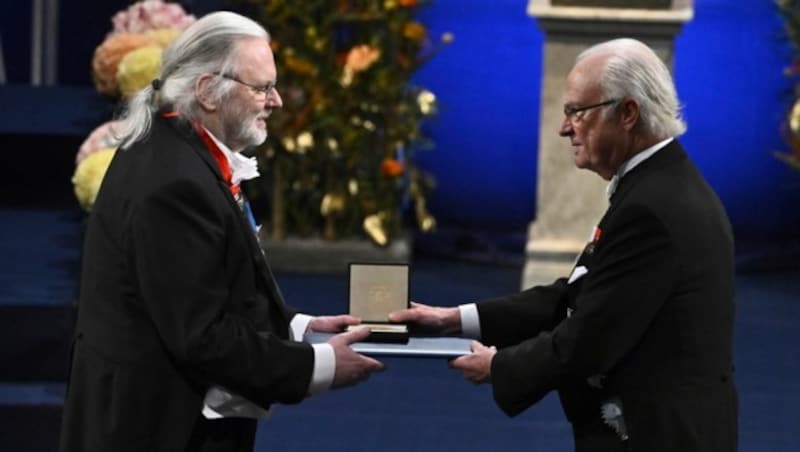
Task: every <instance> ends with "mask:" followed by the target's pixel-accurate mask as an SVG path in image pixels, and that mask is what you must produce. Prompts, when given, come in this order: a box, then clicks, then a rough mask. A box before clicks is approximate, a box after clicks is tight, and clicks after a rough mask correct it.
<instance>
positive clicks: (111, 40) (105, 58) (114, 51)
mask: <svg viewBox="0 0 800 452" xmlns="http://www.w3.org/2000/svg"><path fill="white" fill-rule="evenodd" d="M153 44H155V42H154V41H153V40H152V39H150V38H148V37H147V36H145V35H142V34H136V33H119V34H115V35H111V36H109V37H107V38H106V40H105V41H103V43H102V44H100V45H99V46H98V47H97V48H96V49H95V50H94V56H93V57H92V78H93V79H94V86H95V88H97V92H99V93H100V94H106V95H109V96H116V95H117V94H118V93H119V87H118V86H117V67H118V66H119V62H120V61H121V60H122V58H123V57H124V56H125V55H127V54H128V52H130V51H132V50H135V49H138V48H139V47H142V46H146V45H153Z"/></svg>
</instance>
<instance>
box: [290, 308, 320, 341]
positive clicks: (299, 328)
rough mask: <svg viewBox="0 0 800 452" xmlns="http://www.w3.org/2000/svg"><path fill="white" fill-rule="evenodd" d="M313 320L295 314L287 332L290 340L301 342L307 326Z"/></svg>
mask: <svg viewBox="0 0 800 452" xmlns="http://www.w3.org/2000/svg"><path fill="white" fill-rule="evenodd" d="M312 320H314V317H311V316H310V315H306V314H295V315H294V317H292V321H291V322H289V332H290V333H291V334H292V340H293V341H295V342H303V335H305V334H306V329H308V324H309V323H311V321H312Z"/></svg>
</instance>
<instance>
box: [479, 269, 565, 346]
mask: <svg viewBox="0 0 800 452" xmlns="http://www.w3.org/2000/svg"><path fill="white" fill-rule="evenodd" d="M566 295H567V280H566V279H565V278H562V279H559V280H557V281H556V282H554V283H553V284H550V285H548V286H536V287H532V288H530V289H527V290H524V291H522V292H519V293H516V294H513V295H508V296H505V297H499V298H494V299H490V300H483V301H480V302H478V303H477V307H478V316H479V319H480V324H481V342H483V343H484V344H488V345H495V346H497V347H506V346H509V345H515V344H518V343H520V342H522V341H523V340H525V339H529V338H531V337H532V336H535V335H536V334H538V333H539V332H540V331H544V330H551V329H553V328H554V327H555V325H556V324H558V322H559V320H561V319H562V318H564V315H565V313H566V309H567V304H566V301H567V300H566Z"/></svg>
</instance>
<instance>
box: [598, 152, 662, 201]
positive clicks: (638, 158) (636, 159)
mask: <svg viewBox="0 0 800 452" xmlns="http://www.w3.org/2000/svg"><path fill="white" fill-rule="evenodd" d="M672 140H674V138H673V137H669V138H667V139H666V140H663V141H659V142H658V143H656V144H654V145H652V146H650V147H649V148H647V149H645V150H644V151H642V152H639V153H638V154H636V155H634V156H633V157H631V158H629V159H628V160H626V161H624V162H622V165H620V166H619V169H618V170H617V173H616V174H614V177H612V178H611V181H610V182H609V183H608V187H606V194H607V195H608V197H609V198H611V195H613V194H614V192H615V191H616V190H617V185H618V184H619V180H620V179H622V177H623V176H625V175H626V174H628V173H629V172H630V171H631V170H632V169H634V168H636V167H637V166H639V165H640V164H641V163H642V162H644V161H645V160H647V159H649V158H650V157H652V156H653V154H655V153H656V152H658V151H660V150H661V149H664V148H665V147H666V146H667V145H668V144H669V143H670V142H672Z"/></svg>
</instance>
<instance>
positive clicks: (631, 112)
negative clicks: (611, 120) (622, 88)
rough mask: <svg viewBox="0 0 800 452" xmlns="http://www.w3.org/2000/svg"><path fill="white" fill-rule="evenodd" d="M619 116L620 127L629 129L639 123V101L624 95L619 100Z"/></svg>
mask: <svg viewBox="0 0 800 452" xmlns="http://www.w3.org/2000/svg"><path fill="white" fill-rule="evenodd" d="M619 111H620V117H621V119H622V127H623V128H625V130H627V131H630V130H633V128H634V127H636V124H638V123H639V103H638V102H636V100H634V99H631V98H630V97H626V98H625V99H622V101H621V102H620V109H619Z"/></svg>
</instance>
